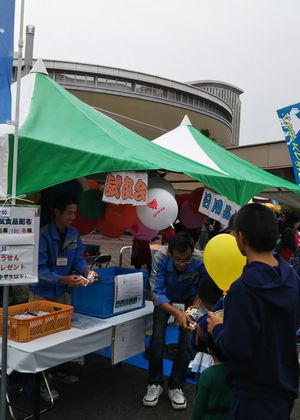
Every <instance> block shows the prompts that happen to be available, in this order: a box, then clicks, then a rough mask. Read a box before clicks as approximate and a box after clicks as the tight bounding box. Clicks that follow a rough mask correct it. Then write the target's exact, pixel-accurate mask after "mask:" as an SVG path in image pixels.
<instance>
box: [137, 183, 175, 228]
mask: <svg viewBox="0 0 300 420" xmlns="http://www.w3.org/2000/svg"><path fill="white" fill-rule="evenodd" d="M177 215H178V205H177V202H176V200H175V198H174V197H173V195H172V194H171V193H169V192H168V191H166V190H165V189H162V188H151V189H150V190H148V194H147V206H137V216H138V218H139V220H140V221H141V222H142V223H143V224H144V225H145V226H146V227H148V228H149V229H153V230H162V229H166V228H167V227H169V226H170V224H172V223H174V222H175V220H176V219H177Z"/></svg>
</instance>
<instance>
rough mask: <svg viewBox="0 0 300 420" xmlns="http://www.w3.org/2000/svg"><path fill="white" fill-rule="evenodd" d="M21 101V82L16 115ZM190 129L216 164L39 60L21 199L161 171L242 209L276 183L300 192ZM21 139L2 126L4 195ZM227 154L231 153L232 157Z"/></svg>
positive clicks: (26, 122)
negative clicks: (109, 112) (94, 101)
mask: <svg viewBox="0 0 300 420" xmlns="http://www.w3.org/2000/svg"><path fill="white" fill-rule="evenodd" d="M15 96H16V85H13V86H12V99H13V100H12V102H13V104H12V115H14V110H15ZM12 118H13V119H14V116H13V117H12ZM184 130H188V131H189V132H190V133H193V136H194V135H197V136H200V139H202V141H203V142H204V143H205V145H203V146H201V147H202V149H203V153H205V154H206V155H209V154H210V153H211V150H214V152H213V153H212V155H211V159H210V161H209V162H207V161H205V160H203V161H201V160H200V163H199V161H196V162H195V161H194V159H191V157H194V156H193V155H192V156H187V157H185V156H182V155H181V154H177V153H175V152H172V151H170V150H166V149H165V148H163V147H160V146H159V145H157V144H154V143H152V142H150V141H148V140H146V139H144V138H143V137H141V136H139V135H137V134H135V133H133V132H132V131H130V130H128V129H127V128H125V127H123V126H122V125H120V124H118V123H116V122H115V121H114V120H112V119H111V118H109V117H107V116H105V115H104V114H101V113H99V112H98V111H96V110H95V109H93V108H92V107H90V106H89V105H87V104H85V103H84V102H82V101H80V100H79V99H77V98H76V97H75V96H73V95H72V94H71V93H69V92H68V91H66V90H65V89H64V88H62V87H61V86H60V85H59V84H57V83H56V82H55V81H53V80H52V79H51V78H49V77H48V75H47V72H46V69H45V67H44V65H43V63H42V62H41V61H38V62H37V63H36V65H35V66H34V68H33V70H32V72H31V73H30V74H28V75H26V76H25V77H23V78H22V79H21V100H20V120H19V144H18V161H17V162H18V163H17V187H16V194H17V195H21V194H25V195H27V194H31V193H33V192H37V191H40V190H42V189H44V188H47V187H50V186H52V185H56V184H59V183H62V182H65V181H69V180H72V179H75V178H79V177H82V176H88V175H92V174H98V173H105V172H108V171H120V170H159V169H163V170H166V171H169V172H181V173H184V174H186V175H187V176H189V177H192V178H194V179H196V180H198V181H201V182H203V183H204V184H205V185H207V186H208V187H210V188H212V189H213V190H215V191H217V192H218V193H220V194H222V195H224V196H226V197H227V198H228V199H230V200H233V201H235V202H236V203H238V204H244V203H246V202H247V201H248V200H249V199H250V198H251V197H252V196H254V195H255V194H257V193H258V192H260V191H262V190H264V189H265V188H268V187H270V186H276V187H277V186H280V187H283V188H286V189H290V190H293V191H294V192H295V193H296V194H300V189H299V188H298V187H297V186H296V185H294V184H291V183H289V182H287V181H284V180H282V179H281V178H277V177H275V176H272V175H269V174H267V173H265V172H263V171H260V170H259V169H257V168H255V167H252V166H251V165H250V164H248V163H246V162H244V165H246V166H247V165H248V166H249V167H250V166H251V168H252V169H251V170H250V169H249V171H248V169H247V171H246V169H245V170H244V169H242V168H240V167H236V168H234V165H237V160H238V158H236V157H230V156H232V155H231V154H230V153H229V152H226V151H225V150H223V149H222V148H221V147H219V146H217V145H215V144H214V143H212V144H211V143H210V142H209V141H208V140H207V139H206V138H205V137H204V136H202V135H201V134H200V133H198V132H197V130H195V129H194V128H193V127H191V126H187V127H185V128H184ZM172 133H173V132H170V133H168V134H166V135H172ZM179 138H180V139H181V140H180V141H181V144H182V148H183V149H187V148H188V147H189V141H190V138H191V136H189V137H188V138H187V137H185V136H181V135H180V136H179ZM13 139H14V126H13V125H0V197H2V198H6V197H7V194H10V193H11V179H12V170H13V168H12V166H13V164H12V160H13V159H12V156H13V143H14V142H13ZM210 149H211V150H210ZM179 152H180V151H179ZM180 153H181V152H180ZM224 153H227V154H228V156H227V155H225V157H224V156H223V154H224ZM232 159H234V161H233V160H232ZM212 161H214V162H215V164H213V163H212ZM253 168H254V169H253ZM262 174H264V176H263V175H262ZM244 175H245V176H244Z"/></svg>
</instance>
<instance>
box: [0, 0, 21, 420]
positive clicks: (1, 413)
mask: <svg viewBox="0 0 300 420" xmlns="http://www.w3.org/2000/svg"><path fill="white" fill-rule="evenodd" d="M23 26H24V0H22V1H21V12H20V35H19V42H18V47H19V50H18V73H17V92H16V115H15V121H14V125H15V135H14V154H13V170H12V185H11V195H12V205H15V204H16V192H17V164H18V143H19V118H20V92H21V72H22V50H23ZM8 303H9V286H4V287H3V318H2V355H1V403H0V419H1V420H5V419H6V392H7V326H8Z"/></svg>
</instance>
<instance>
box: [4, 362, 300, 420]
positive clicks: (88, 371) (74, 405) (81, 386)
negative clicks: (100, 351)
mask: <svg viewBox="0 0 300 420" xmlns="http://www.w3.org/2000/svg"><path fill="white" fill-rule="evenodd" d="M69 368H70V369H72V373H73V374H76V375H77V376H78V377H79V382H78V383H76V384H73V385H66V384H62V383H60V382H55V383H54V385H55V388H56V389H57V390H58V392H59V394H60V398H59V399H58V400H57V401H55V404H54V407H53V408H52V409H51V410H50V411H48V412H46V413H44V414H42V415H41V419H42V420H158V419H159V420H183V419H189V418H190V416H191V410H192V401H193V397H194V394H195V385H191V384H186V385H185V388H184V392H185V395H186V398H187V403H188V405H187V408H186V409H185V410H181V411H176V410H174V409H173V407H172V406H171V403H170V401H169V399H168V395H167V378H165V387H164V393H163V394H162V395H161V397H160V399H159V403H158V405H157V406H156V407H144V406H143V404H142V399H143V396H144V394H145V391H146V381H147V371H146V370H144V369H139V368H136V367H132V366H129V365H126V364H124V363H123V364H122V366H121V367H117V366H111V364H110V361H109V360H108V359H105V358H103V357H101V356H98V355H97V354H91V355H88V356H87V357H86V358H85V364H84V366H79V365H76V364H72V367H71V364H70V366H69ZM22 400H23V403H24V397H20V398H19V399H16V400H15V401H16V402H18V403H20V402H22ZM27 402H28V397H27V399H26V403H27ZM18 415H19V413H18ZM8 418H9V417H8ZM17 418H20V417H17ZM299 419H300V399H299V398H298V400H296V403H295V407H294V410H293V414H292V416H291V420H299ZM253 420H254V419H253ZM257 420H260V418H259V413H257ZM274 420H282V419H274Z"/></svg>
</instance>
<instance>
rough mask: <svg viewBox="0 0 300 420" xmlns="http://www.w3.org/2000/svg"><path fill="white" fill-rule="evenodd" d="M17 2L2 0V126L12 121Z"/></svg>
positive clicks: (0, 73) (0, 115)
mask: <svg viewBox="0 0 300 420" xmlns="http://www.w3.org/2000/svg"><path fill="white" fill-rule="evenodd" d="M14 20H15V0H0V124H5V123H7V122H8V121H10V120H11V92H10V85H11V76H12V64H13V53H14Z"/></svg>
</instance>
